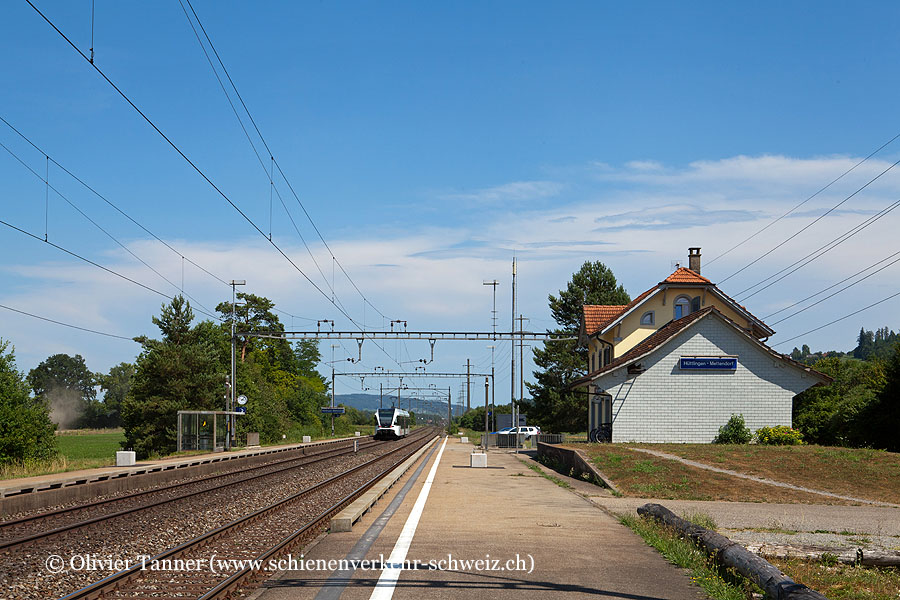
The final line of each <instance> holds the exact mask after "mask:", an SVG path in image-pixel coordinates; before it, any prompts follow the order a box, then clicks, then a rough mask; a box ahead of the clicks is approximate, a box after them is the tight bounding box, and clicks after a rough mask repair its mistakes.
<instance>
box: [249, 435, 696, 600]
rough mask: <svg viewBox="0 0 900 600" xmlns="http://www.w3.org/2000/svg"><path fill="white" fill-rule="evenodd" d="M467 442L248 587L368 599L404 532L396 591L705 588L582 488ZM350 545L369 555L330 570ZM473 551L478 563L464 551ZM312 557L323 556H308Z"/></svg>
mask: <svg viewBox="0 0 900 600" xmlns="http://www.w3.org/2000/svg"><path fill="white" fill-rule="evenodd" d="M442 444H443V442H442ZM471 451H472V446H471V445H470V444H461V443H460V442H459V441H458V440H457V439H451V440H450V441H448V442H447V444H446V446H443V455H442V457H441V460H440V463H439V465H438V467H437V469H436V471H435V472H434V476H433V482H432V483H430V484H428V485H426V479H427V477H428V475H429V472H430V471H431V469H432V466H433V464H434V460H435V457H436V456H437V455H438V453H439V452H440V446H435V449H434V451H432V452H430V453H429V454H426V456H425V457H424V458H423V461H426V462H425V463H423V464H420V465H418V467H415V468H413V469H411V470H410V471H409V472H408V474H407V475H405V476H404V477H403V478H401V480H400V481H398V484H396V485H395V486H394V487H393V488H392V491H391V493H389V494H388V495H387V496H386V497H385V498H383V499H382V500H381V501H379V503H378V504H376V505H375V507H373V509H372V510H370V511H369V512H368V513H367V514H366V515H364V516H363V518H362V519H360V521H359V522H358V523H357V524H356V525H355V526H354V527H353V531H350V532H342V533H329V534H327V535H326V536H324V537H323V538H322V539H321V540H320V541H319V543H318V544H316V545H315V546H314V547H313V548H311V549H309V551H308V552H307V553H306V554H305V555H304V556H302V557H300V556H296V557H294V558H296V559H298V560H300V559H301V558H302V560H303V561H305V562H304V563H302V564H301V565H300V566H298V568H296V569H294V570H288V571H283V572H281V573H279V574H277V575H276V576H274V577H273V578H272V579H270V580H269V581H267V582H266V583H265V584H264V585H263V588H262V589H260V590H258V591H257V592H255V593H254V594H253V595H252V596H251V598H253V599H254V600H288V599H291V600H294V599H298V598H310V599H312V598H317V599H318V600H326V599H328V598H332V599H333V598H346V599H349V600H355V599H366V598H369V597H370V596H371V595H372V593H373V590H375V589H376V585H377V586H378V590H379V592H381V593H382V595H381V597H388V595H387V594H386V593H385V592H388V591H389V590H388V589H387V588H386V587H384V586H383V585H382V584H384V582H382V584H379V577H380V576H381V575H382V564H381V562H382V561H388V559H389V557H390V556H391V553H392V550H394V549H395V544H397V542H398V538H400V537H401V532H404V536H403V538H404V539H406V540H411V541H409V549H408V552H407V554H406V563H407V566H410V567H412V566H414V565H416V564H417V565H418V568H414V569H413V568H409V569H405V570H402V571H401V572H400V575H399V579H398V580H397V583H396V587H395V588H394V590H393V597H395V598H410V599H412V598H416V599H418V598H485V597H488V598H490V600H502V599H505V598H509V599H513V598H515V599H516V600H521V598H522V597H524V596H529V597H554V598H573V599H574V598H598V597H599V598H604V599H607V598H621V599H628V600H656V599H659V600H662V599H665V600H696V599H698V598H705V597H706V596H705V595H704V594H703V592H702V591H701V590H700V589H699V588H698V587H696V586H694V585H693V584H692V583H691V581H690V577H689V576H688V575H687V574H685V573H684V572H683V571H681V570H679V569H678V568H676V567H674V566H672V565H671V564H669V563H668V562H667V561H666V560H664V559H663V558H662V557H661V556H659V554H657V553H656V551H655V550H653V549H652V548H650V547H648V546H647V545H646V544H644V542H643V541H642V540H641V539H640V538H638V537H637V536H636V535H634V534H633V533H631V531H630V530H628V529H627V528H625V527H624V526H622V525H620V524H619V523H618V522H617V521H616V520H615V519H614V518H613V517H612V516H610V514H609V513H608V512H606V511H604V510H602V509H601V508H600V507H598V506H596V505H594V504H593V503H591V502H590V501H589V500H587V499H585V498H583V497H581V496H579V495H577V494H573V493H572V492H570V491H567V490H565V489H563V488H560V487H558V486H556V485H555V484H554V483H552V482H551V481H548V480H547V479H545V478H543V477H541V476H540V475H538V474H536V473H535V472H534V471H532V470H530V469H528V467H527V466H526V465H525V464H524V462H523V461H522V460H521V459H519V458H517V457H516V456H514V455H512V454H509V453H507V452H505V451H499V450H495V451H491V452H490V453H489V454H488V467H487V468H471V467H469V454H470V453H471ZM423 487H430V491H429V495H428V497H427V500H426V501H425V503H424V508H422V510H421V519H420V520H419V522H418V526H417V528H416V529H415V531H414V532H413V533H412V534H411V535H410V533H411V532H410V530H409V527H408V526H407V527H405V525H406V524H407V519H408V517H409V516H410V514H412V513H414V512H415V511H414V506H415V505H416V504H417V500H418V498H419V495H420V491H421V490H422V488H423ZM404 493H405V495H403V494H404ZM395 495H396V497H395ZM401 496H402V501H401V499H400V498H401ZM419 503H421V501H419ZM385 512H388V513H392V514H388V515H385V514H384V513H385ZM348 557H356V558H362V559H368V560H369V561H370V562H371V563H373V564H369V565H362V567H363V568H357V569H356V570H355V571H352V570H346V571H344V572H336V569H338V568H340V567H341V566H342V565H340V564H330V565H329V564H327V561H335V562H336V561H339V560H341V559H347V558H348ZM395 559H396V555H395ZM479 559H480V560H482V563H481V564H480V565H479V564H475V563H473V562H469V563H468V564H467V563H466V562H465V561H476V560H479ZM317 560H318V561H321V562H320V564H316V563H315V562H311V561H317ZM451 560H456V563H455V564H450V561H451ZM494 561H497V562H494ZM508 561H509V562H508Z"/></svg>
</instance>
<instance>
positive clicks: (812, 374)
mask: <svg viewBox="0 0 900 600" xmlns="http://www.w3.org/2000/svg"><path fill="white" fill-rule="evenodd" d="M700 256H701V255H700V248H690V249H689V250H688V265H689V268H685V267H679V268H677V269H676V270H675V272H673V273H672V274H671V275H669V276H668V277H666V278H665V279H664V280H663V281H661V282H659V283H658V284H656V285H655V286H654V287H652V288H650V289H649V290H647V291H646V292H644V293H643V294H640V295H639V296H637V297H636V298H635V299H634V300H632V301H631V302H630V303H629V304H627V305H622V306H597V305H585V306H584V307H583V315H582V322H581V329H580V332H579V339H580V341H581V343H582V344H584V345H586V346H587V347H588V356H589V358H588V374H587V375H586V376H584V377H582V378H580V379H578V380H576V381H575V382H573V384H572V387H573V388H576V389H580V390H582V391H586V392H587V393H588V396H589V399H590V401H589V403H588V431H589V432H590V435H591V439H592V440H597V441H613V442H631V441H633V442H652V443H660V442H699V443H707V442H711V441H712V440H713V438H714V437H715V436H716V434H717V433H718V431H719V427H721V426H722V425H724V424H725V423H726V422H727V421H728V419H729V418H730V417H731V415H732V414H742V415H743V416H744V420H745V423H746V425H747V427H748V428H750V430H752V431H755V430H756V429H759V428H760V427H764V426H774V425H787V426H790V425H791V408H792V400H793V397H794V396H795V395H797V394H799V393H800V392H802V391H804V390H806V389H808V388H810V387H812V386H814V385H821V384H826V383H828V382H830V379H829V377H828V376H826V375H824V374H822V373H819V372H817V371H815V370H813V369H811V368H810V367H808V366H806V365H804V364H802V363H798V362H796V361H794V360H791V359H790V358H789V357H788V356H785V355H783V354H780V353H778V352H775V351H774V350H773V349H772V348H770V347H769V346H767V345H766V344H765V342H766V340H767V339H768V338H769V336H771V335H773V334H774V333H775V332H774V331H773V330H772V329H771V328H770V327H769V326H768V325H766V324H765V323H763V322H762V320H760V319H759V318H757V317H755V316H754V315H753V314H751V313H750V311H748V310H747V309H746V308H745V307H743V306H741V305H740V304H738V303H737V302H736V301H735V300H733V299H732V298H730V297H729V296H728V295H726V294H725V293H724V292H722V291H721V290H720V289H719V288H718V287H716V285H715V284H714V283H712V282H711V281H710V280H709V279H707V278H705V277H703V276H702V275H700Z"/></svg>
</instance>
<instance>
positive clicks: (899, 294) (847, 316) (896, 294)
mask: <svg viewBox="0 0 900 600" xmlns="http://www.w3.org/2000/svg"><path fill="white" fill-rule="evenodd" d="M897 296H900V292H895V293H893V294H891V295H890V296H888V297H886V298H882V299H881V300H878V301H877V302H873V303H872V304H869V305H868V306H864V307H862V308H860V309H859V310H855V311H853V312H852V313H850V314H846V315H844V316H843V317H840V318H837V319H835V320H834V321H829V322H828V323H825V324H824V325H820V326H818V327H816V328H814V329H810V330H809V331H804V332H803V333H801V334H799V335H795V336H794V337H792V338H788V339H786V340H782V341H780V342H777V343H775V344H772V346H781V345H782V344H787V343H788V342H793V341H794V340H796V339H800V338H802V337H803V336H806V335H809V334H810V333H814V332H816V331H819V330H820V329H825V328H826V327H830V326H831V325H834V324H835V323H840V322H841V321H844V320H846V319H849V318H850V317H853V316H855V315H858V314H859V313H861V312H864V311H867V310H869V309H870V308H873V307H875V306H878V305H879V304H884V303H885V302H887V301H888V300H891V299H893V298H896V297H897Z"/></svg>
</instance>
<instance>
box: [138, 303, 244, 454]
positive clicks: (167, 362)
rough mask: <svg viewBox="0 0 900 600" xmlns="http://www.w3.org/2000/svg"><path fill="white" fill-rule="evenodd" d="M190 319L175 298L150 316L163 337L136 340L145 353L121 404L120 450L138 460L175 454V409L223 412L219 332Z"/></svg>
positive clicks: (187, 308) (188, 311) (189, 312)
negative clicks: (122, 437)
mask: <svg viewBox="0 0 900 600" xmlns="http://www.w3.org/2000/svg"><path fill="white" fill-rule="evenodd" d="M193 319H194V313H193V311H192V310H191V306H190V303H188V302H187V301H185V299H184V298H183V297H182V296H177V297H175V298H174V299H173V300H172V302H171V303H170V304H168V305H163V307H162V312H161V314H160V316H159V317H158V318H157V317H153V323H154V324H155V325H156V326H157V327H159V330H160V332H162V339H161V340H154V339H149V338H147V337H144V336H142V337H138V338H135V340H136V341H138V342H140V344H141V345H142V346H143V350H142V352H141V354H140V356H138V359H137V365H136V370H135V374H134V380H133V384H132V387H131V391H130V393H129V394H128V395H127V396H126V398H125V401H124V402H123V403H122V422H123V425H124V427H125V442H123V446H124V447H125V448H131V449H133V450H134V451H135V452H137V454H138V456H140V457H141V458H146V457H147V456H150V455H152V454H166V453H171V452H173V451H174V450H175V441H176V440H175V438H176V419H177V411H179V410H217V409H218V410H221V409H222V408H223V401H222V396H223V390H224V383H225V373H226V369H225V367H224V365H223V364H222V363H221V362H220V357H219V352H218V347H219V346H220V344H221V340H220V339H218V338H219V336H220V335H221V333H220V330H219V329H218V328H217V327H215V326H211V324H209V323H206V324H204V323H200V324H198V325H197V326H196V327H191V322H192V321H193Z"/></svg>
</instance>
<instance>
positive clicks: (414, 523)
mask: <svg viewBox="0 0 900 600" xmlns="http://www.w3.org/2000/svg"><path fill="white" fill-rule="evenodd" d="M447 439H448V438H444V443H443V444H441V449H440V450H439V451H438V454H437V457H436V458H435V459H434V464H433V465H431V470H430V471H429V472H428V477H427V478H426V479H425V485H423V486H422V490H421V491H420V492H419V497H418V498H416V503H415V504H414V505H413V509H412V512H411V513H409V517H408V518H407V519H406V524H405V525H404V526H403V531H401V532H400V537H399V538H398V539H397V543H396V544H394V549H393V550H391V556H390V558H388V564H387V566H386V567H385V569H384V570H383V571H382V572H381V577H379V578H378V583H376V584H375V589H374V590H372V595H371V596H369V600H390V598H392V597H393V596H394V588H395V587H396V586H397V581H398V580H399V579H400V573H402V572H403V563H404V561H406V554H407V553H408V552H409V546H410V544H412V540H413V536H414V535H415V534H416V527H418V526H419V519H420V518H421V517H422V511H423V510H425V502H426V501H427V500H428V492H429V491H431V484H432V483H433V482H434V474H435V473H436V472H437V468H438V463H440V462H441V456H442V455H443V454H444V446H446V445H447Z"/></svg>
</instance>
